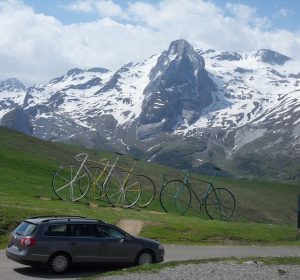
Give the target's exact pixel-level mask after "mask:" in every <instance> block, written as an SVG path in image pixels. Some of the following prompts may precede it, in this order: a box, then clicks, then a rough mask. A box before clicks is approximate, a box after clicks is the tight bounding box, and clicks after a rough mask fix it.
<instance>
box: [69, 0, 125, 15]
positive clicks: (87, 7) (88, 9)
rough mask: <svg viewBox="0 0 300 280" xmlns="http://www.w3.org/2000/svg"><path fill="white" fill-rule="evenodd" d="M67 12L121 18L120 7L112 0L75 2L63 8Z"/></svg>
mask: <svg viewBox="0 0 300 280" xmlns="http://www.w3.org/2000/svg"><path fill="white" fill-rule="evenodd" d="M65 8H66V9H67V10H70V11H74V12H84V13H95V12H96V13H98V14H99V15H100V16H102V17H123V16H124V13H123V10H122V8H121V7H120V5H118V4H115V3H114V2H113V1H112V0H77V1H75V2H74V3H72V4H69V5H67V6H65Z"/></svg>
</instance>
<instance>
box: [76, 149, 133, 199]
mask: <svg viewBox="0 0 300 280" xmlns="http://www.w3.org/2000/svg"><path fill="white" fill-rule="evenodd" d="M116 154H117V157H116V159H115V161H114V162H113V164H109V161H108V160H107V162H106V163H104V162H103V161H106V159H103V160H101V161H95V160H91V159H88V155H86V154H79V155H77V156H75V158H76V159H77V160H79V161H81V158H80V157H81V156H83V155H84V156H85V158H84V161H83V162H82V163H81V166H80V170H81V169H82V168H83V167H86V164H85V163H86V162H90V163H95V164H97V165H102V166H104V168H103V170H102V171H101V172H100V174H99V175H97V176H96V178H95V177H93V176H92V174H91V171H90V170H89V168H88V167H86V169H87V171H88V172H89V174H90V176H92V179H93V191H94V200H95V192H96V185H97V183H98V182H99V181H100V179H101V178H102V177H103V174H105V172H106V171H107V169H108V168H109V171H108V174H107V175H106V178H105V180H104V182H103V183H102V186H101V189H102V191H103V190H106V186H107V183H108V181H109V179H110V177H111V174H112V172H113V171H114V170H115V169H116V168H120V169H122V170H124V171H127V172H128V174H127V176H126V178H125V179H124V181H123V182H122V185H121V192H122V195H123V200H125V199H126V197H125V193H124V186H125V185H126V183H127V181H128V179H129V177H130V173H129V172H132V171H133V169H134V167H135V165H136V163H137V160H135V162H134V163H133V165H132V167H131V168H130V169H126V168H122V167H116V165H117V163H118V161H119V159H120V156H121V155H122V154H120V153H116ZM80 170H79V171H80ZM78 173H79V172H78Z"/></svg>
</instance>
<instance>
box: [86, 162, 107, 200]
mask: <svg viewBox="0 0 300 280" xmlns="http://www.w3.org/2000/svg"><path fill="white" fill-rule="evenodd" d="M88 170H89V172H90V179H91V182H92V183H91V188H90V192H89V197H90V198H91V199H94V200H99V199H101V198H103V197H104V196H105V191H104V190H103V183H104V182H105V179H106V177H107V172H106V171H105V170H104V169H103V168H102V167H100V166H92V167H89V168H88ZM100 175H101V177H100V178H98V177H99V176H100ZM96 180H98V181H96Z"/></svg>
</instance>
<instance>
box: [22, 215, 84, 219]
mask: <svg viewBox="0 0 300 280" xmlns="http://www.w3.org/2000/svg"><path fill="white" fill-rule="evenodd" d="M39 218H50V219H51V218H82V219H87V218H86V217H83V216H71V215H68V216H52V215H47V216H34V217H30V218H28V219H39Z"/></svg>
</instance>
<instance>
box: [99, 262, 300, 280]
mask: <svg viewBox="0 0 300 280" xmlns="http://www.w3.org/2000/svg"><path fill="white" fill-rule="evenodd" d="M100 279H101V280H104V279H105V280H156V279H157V280H177V279H178V280H184V279H188V280H240V279H242V280H253V279H255V280H297V279H300V266H299V265H270V266H269V265H260V264H254V263H252V264H249V263H247V264H229V263H228V264H226V263H207V264H198V265H191V264H190V265H179V266H177V267H174V268H165V269H163V270H161V271H160V272H158V273H139V274H138V273H134V274H128V275H123V276H110V277H101V278H100Z"/></svg>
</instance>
